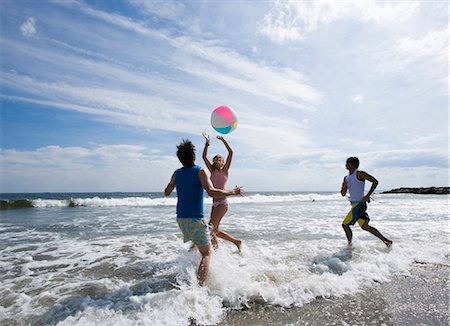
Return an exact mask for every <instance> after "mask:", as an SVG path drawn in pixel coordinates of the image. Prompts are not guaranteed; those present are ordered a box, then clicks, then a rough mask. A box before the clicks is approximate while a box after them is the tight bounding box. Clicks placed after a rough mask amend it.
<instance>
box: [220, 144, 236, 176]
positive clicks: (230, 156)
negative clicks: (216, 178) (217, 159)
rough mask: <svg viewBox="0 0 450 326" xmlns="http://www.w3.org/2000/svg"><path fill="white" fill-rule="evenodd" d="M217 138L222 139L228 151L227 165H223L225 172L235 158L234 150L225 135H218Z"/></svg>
mask: <svg viewBox="0 0 450 326" xmlns="http://www.w3.org/2000/svg"><path fill="white" fill-rule="evenodd" d="M217 139H219V140H221V141H222V142H223V144H224V145H225V147H226V148H227V151H228V156H227V160H226V162H225V165H224V166H223V169H224V170H225V173H228V170H229V169H230V166H231V160H232V159H233V150H232V149H231V147H230V145H228V143H227V141H226V140H225V138H224V137H223V136H217Z"/></svg>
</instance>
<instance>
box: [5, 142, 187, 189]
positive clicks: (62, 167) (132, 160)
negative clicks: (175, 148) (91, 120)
mask: <svg viewBox="0 0 450 326" xmlns="http://www.w3.org/2000/svg"><path fill="white" fill-rule="evenodd" d="M0 159H1V160H0V161H1V163H2V169H1V171H0V177H1V179H2V189H1V190H2V191H8V192H35V191H37V192H41V191H52V192H61V191H67V192H71V191H114V190H118V191H119V190H120V191H162V190H163V189H164V188H163V187H164V186H165V184H166V183H167V181H168V180H169V178H170V175H171V173H172V172H173V169H174V168H175V167H177V166H178V165H179V164H178V162H177V159H176V157H175V156H163V155H157V154H155V153H152V151H151V150H148V149H147V148H146V147H145V146H141V145H128V144H121V145H96V146H92V147H89V148H86V147H61V146H55V145H52V146H45V147H41V148H38V149H36V150H31V151H19V150H15V149H6V150H2V151H1V157H0ZM165 176H166V177H165Z"/></svg>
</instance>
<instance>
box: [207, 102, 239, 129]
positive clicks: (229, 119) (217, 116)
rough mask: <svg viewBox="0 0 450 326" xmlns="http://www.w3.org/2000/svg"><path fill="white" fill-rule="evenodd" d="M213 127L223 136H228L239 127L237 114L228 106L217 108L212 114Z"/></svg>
mask: <svg viewBox="0 0 450 326" xmlns="http://www.w3.org/2000/svg"><path fill="white" fill-rule="evenodd" d="M211 126H212V127H213V128H214V129H215V130H216V131H217V132H220V133H221V134H228V133H230V132H232V131H233V130H234V129H236V128H237V126H238V119H237V116H236V112H234V110H233V109H232V108H230V107H229V106H226V105H222V106H219V107H218V108H215V109H214V111H213V112H212V114H211Z"/></svg>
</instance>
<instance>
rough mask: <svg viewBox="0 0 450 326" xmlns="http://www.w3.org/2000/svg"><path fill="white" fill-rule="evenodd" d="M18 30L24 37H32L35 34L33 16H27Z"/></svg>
mask: <svg viewBox="0 0 450 326" xmlns="http://www.w3.org/2000/svg"><path fill="white" fill-rule="evenodd" d="M20 31H21V32H22V35H23V36H25V37H32V36H34V35H36V23H35V21H34V18H33V17H29V18H28V19H27V20H26V21H25V22H24V23H23V24H22V25H21V26H20Z"/></svg>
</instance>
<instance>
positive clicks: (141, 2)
mask: <svg viewBox="0 0 450 326" xmlns="http://www.w3.org/2000/svg"><path fill="white" fill-rule="evenodd" d="M131 3H132V4H133V5H135V6H137V7H138V8H141V10H142V11H144V12H145V13H146V14H150V15H155V16H157V17H159V18H164V19H170V20H175V19H176V18H178V17H180V16H181V15H182V14H183V11H184V5H183V3H181V2H178V1H173V0H164V1H162V0H151V1H148V0H132V1H131Z"/></svg>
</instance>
